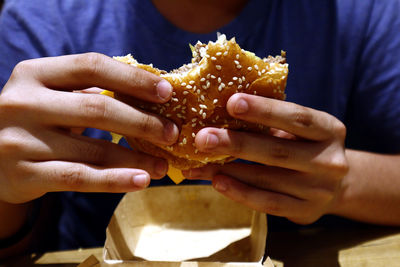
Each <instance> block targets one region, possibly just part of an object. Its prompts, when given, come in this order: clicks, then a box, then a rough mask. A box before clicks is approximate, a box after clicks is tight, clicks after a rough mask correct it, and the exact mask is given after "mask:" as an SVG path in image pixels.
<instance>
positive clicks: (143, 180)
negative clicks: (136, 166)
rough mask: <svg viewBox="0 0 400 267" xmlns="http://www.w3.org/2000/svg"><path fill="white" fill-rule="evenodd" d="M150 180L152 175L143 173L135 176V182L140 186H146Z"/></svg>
mask: <svg viewBox="0 0 400 267" xmlns="http://www.w3.org/2000/svg"><path fill="white" fill-rule="evenodd" d="M149 182H150V177H149V176H148V175H147V174H144V173H141V174H138V175H135V176H133V183H134V184H135V185H136V186H138V187H142V188H143V187H146V186H147V185H148V184H149Z"/></svg>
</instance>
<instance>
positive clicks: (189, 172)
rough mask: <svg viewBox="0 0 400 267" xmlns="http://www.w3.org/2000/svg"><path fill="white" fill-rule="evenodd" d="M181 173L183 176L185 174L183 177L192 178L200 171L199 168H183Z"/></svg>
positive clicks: (199, 173)
mask: <svg viewBox="0 0 400 267" xmlns="http://www.w3.org/2000/svg"><path fill="white" fill-rule="evenodd" d="M182 174H183V176H185V178H194V177H197V176H200V175H201V171H200V169H189V170H183V171H182Z"/></svg>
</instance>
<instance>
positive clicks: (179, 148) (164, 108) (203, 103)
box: [115, 35, 288, 170]
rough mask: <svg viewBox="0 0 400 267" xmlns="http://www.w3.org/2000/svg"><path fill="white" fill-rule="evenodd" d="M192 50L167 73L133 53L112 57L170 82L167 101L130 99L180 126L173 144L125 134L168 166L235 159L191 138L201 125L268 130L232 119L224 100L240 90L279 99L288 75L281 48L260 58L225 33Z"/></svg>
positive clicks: (283, 96) (194, 166) (196, 165)
mask: <svg viewBox="0 0 400 267" xmlns="http://www.w3.org/2000/svg"><path fill="white" fill-rule="evenodd" d="M192 53H193V59H192V62H191V63H190V64H186V65H184V66H182V67H181V68H179V69H177V70H173V71H171V72H168V73H167V72H165V71H162V70H159V69H157V68H154V67H153V66H152V65H145V64H140V63H138V62H137V61H136V60H135V59H134V58H133V57H132V56H131V55H127V56H124V57H115V59H116V60H119V61H121V62H124V63H126V64H129V65H132V66H135V67H138V68H142V69H144V70H147V71H149V72H152V73H154V74H156V75H159V76H160V77H163V78H164V79H166V80H168V81H169V82H170V83H171V85H172V87H173V93H172V94H173V95H172V98H171V100H170V101H168V102H167V103H164V104H154V103H148V102H144V101H141V100H138V99H129V101H128V102H129V103H130V104H135V105H136V106H138V107H140V108H142V109H143V110H146V111H149V112H153V113H156V114H159V115H160V116H164V117H166V118H168V119H170V120H171V121H173V122H174V123H175V124H176V125H177V126H178V128H179V130H180V134H179V138H178V141H177V142H176V143H175V144H173V145H171V146H163V145H155V144H152V143H150V142H148V141H145V140H142V139H139V138H128V142H129V144H130V145H131V146H132V147H134V148H136V149H138V150H141V151H143V152H146V153H149V154H151V155H154V156H158V157H162V158H165V159H167V160H168V162H169V164H170V165H171V166H173V167H175V168H177V169H180V170H185V169H189V168H196V167H201V166H203V165H205V164H207V163H224V162H227V161H231V160H233V159H234V158H232V157H231V156H229V155H215V154H210V153H203V152H200V151H198V149H197V148H196V147H195V145H194V138H195V136H196V134H197V132H198V131H199V130H200V129H202V128H204V127H217V128H228V129H232V130H246V131H252V132H258V133H267V132H268V131H269V129H268V128H267V127H265V126H263V125H259V124H254V123H250V122H245V121H241V120H237V119H234V118H232V117H231V116H230V115H229V114H228V112H227V111H226V103H227V101H228V99H229V98H230V97H231V96H232V95H233V94H235V93H239V92H240V93H247V94H253V95H259V96H264V97H269V98H275V99H281V100H283V99H285V93H284V90H285V87H286V81H287V75H288V64H286V60H285V53H284V52H282V53H281V56H277V57H271V56H269V57H268V58H264V59H261V58H259V57H257V56H256V55H255V54H253V53H251V52H248V51H245V50H243V49H241V48H240V47H239V45H238V44H237V43H236V42H235V40H234V39H231V40H227V39H226V37H225V35H220V36H219V37H218V40H217V41H216V42H209V43H208V44H203V43H200V42H198V43H197V44H196V45H195V46H194V47H192ZM115 97H116V98H117V99H120V100H121V101H126V96H123V95H118V94H116V95H115Z"/></svg>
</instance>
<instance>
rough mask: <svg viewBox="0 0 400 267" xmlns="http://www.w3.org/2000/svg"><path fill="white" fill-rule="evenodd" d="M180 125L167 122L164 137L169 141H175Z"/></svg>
mask: <svg viewBox="0 0 400 267" xmlns="http://www.w3.org/2000/svg"><path fill="white" fill-rule="evenodd" d="M178 134H179V130H178V127H176V125H175V124H174V123H172V122H167V124H166V125H165V126H164V138H165V140H166V141H167V142H173V141H175V139H176V138H177V137H178Z"/></svg>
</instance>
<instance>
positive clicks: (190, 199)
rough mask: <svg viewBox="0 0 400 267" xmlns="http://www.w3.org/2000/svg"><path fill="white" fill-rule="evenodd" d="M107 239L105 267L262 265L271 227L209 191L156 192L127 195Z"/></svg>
mask: <svg viewBox="0 0 400 267" xmlns="http://www.w3.org/2000/svg"><path fill="white" fill-rule="evenodd" d="M106 234H107V237H106V242H105V246H104V264H107V266H108V264H111V265H113V264H123V266H128V265H126V264H129V266H262V259H263V256H264V250H265V241H266V235H267V222H266V216H265V214H261V213H258V212H256V211H253V210H251V209H249V208H247V207H245V206H243V205H241V204H238V203H236V202H233V201H232V200H230V199H228V198H226V197H224V196H223V195H221V194H220V193H218V192H216V191H215V190H214V189H213V188H212V187H211V186H204V185H195V186H168V187H153V188H149V189H146V190H142V191H138V192H134V193H128V194H126V195H125V197H124V198H123V199H122V200H121V202H120V204H119V205H118V207H117V209H116V210H115V213H114V215H113V217H112V219H111V221H110V223H109V225H108V228H107V232H106ZM186 264H189V265H186ZM193 264H194V265H193ZM101 266H103V265H101ZM104 266H106V265H104ZM264 266H265V265H264Z"/></svg>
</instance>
